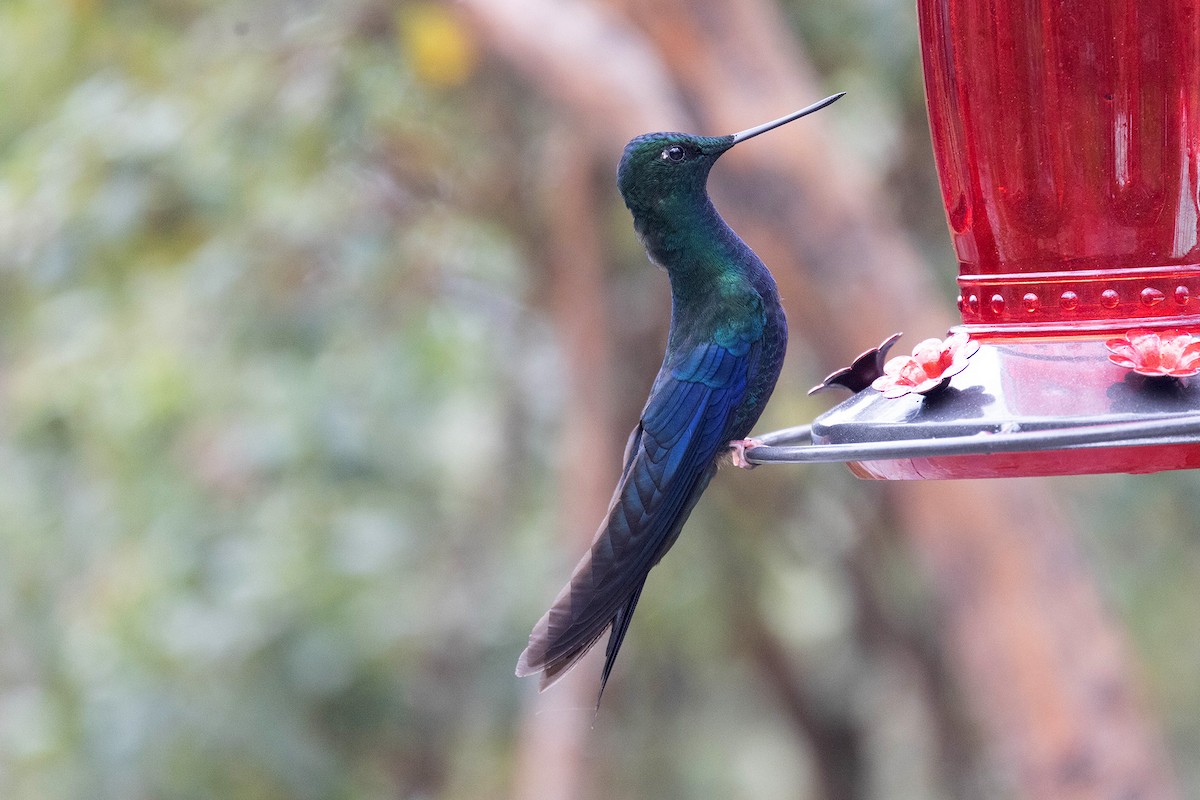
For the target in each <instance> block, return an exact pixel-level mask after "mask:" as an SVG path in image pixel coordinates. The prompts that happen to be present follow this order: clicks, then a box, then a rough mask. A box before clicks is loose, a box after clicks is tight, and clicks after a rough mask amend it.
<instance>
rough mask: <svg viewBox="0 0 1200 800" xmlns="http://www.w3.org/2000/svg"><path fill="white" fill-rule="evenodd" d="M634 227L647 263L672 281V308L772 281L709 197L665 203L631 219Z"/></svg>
mask: <svg viewBox="0 0 1200 800" xmlns="http://www.w3.org/2000/svg"><path fill="white" fill-rule="evenodd" d="M634 227H635V228H636V230H637V232H638V235H639V236H640V238H641V240H642V244H643V245H644V246H645V247H646V252H647V254H648V255H649V256H650V260H651V261H653V262H654V263H655V264H658V265H659V266H661V267H663V268H664V269H666V271H667V274H668V275H669V276H670V279H671V294H672V296H673V299H674V302H675V305H676V307H679V306H680V305H681V304H682V305H684V306H690V305H693V304H695V303H703V302H705V298H706V297H711V296H713V295H714V293H721V292H723V291H725V290H729V289H733V290H737V289H739V288H742V287H744V288H746V289H757V288H758V284H759V283H760V282H761V281H762V280H764V279H765V280H770V273H768V272H767V270H766V267H764V266H763V264H762V262H761V261H760V260H759V259H758V257H757V256H756V255H754V253H753V252H752V251H751V250H750V248H749V247H748V246H747V245H746V243H745V242H743V241H742V240H741V239H740V238H738V235H737V234H736V233H734V232H733V229H732V228H730V227H729V225H728V224H726V222H725V220H724V219H722V218H721V215H720V214H719V213H717V209H716V208H715V207H714V206H713V204H712V201H711V200H709V198H708V196H707V194H705V195H704V196H703V197H700V198H681V199H675V200H672V199H668V200H664V201H662V202H661V203H659V204H657V205H656V206H655V207H654V208H652V209H648V210H646V211H644V212H643V213H641V214H635V215H634ZM772 285H773V282H772Z"/></svg>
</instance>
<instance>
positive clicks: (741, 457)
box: [729, 439, 764, 469]
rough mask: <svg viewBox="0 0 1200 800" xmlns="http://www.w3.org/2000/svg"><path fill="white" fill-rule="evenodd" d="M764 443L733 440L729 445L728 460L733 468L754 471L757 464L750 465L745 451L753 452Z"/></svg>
mask: <svg viewBox="0 0 1200 800" xmlns="http://www.w3.org/2000/svg"><path fill="white" fill-rule="evenodd" d="M763 444H764V442H763V441H762V440H761V439H734V440H733V441H732V442H730V443H729V449H730V451H731V452H730V458H731V459H732V461H733V465H734V466H735V467H739V468H741V469H754V468H755V467H757V466H758V464H751V463H750V461H749V459H747V458H746V451H747V450H753V449H754V448H756V447H762V446H763Z"/></svg>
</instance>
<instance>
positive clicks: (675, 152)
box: [662, 144, 687, 164]
mask: <svg viewBox="0 0 1200 800" xmlns="http://www.w3.org/2000/svg"><path fill="white" fill-rule="evenodd" d="M686 155H687V153H686V152H684V149H683V148H682V147H680V146H679V145H677V144H673V145H671V146H670V147H668V148H667V149H665V150H663V151H662V160H663V161H670V162H671V163H673V164H678V163H679V162H680V161H683V157H684V156H686Z"/></svg>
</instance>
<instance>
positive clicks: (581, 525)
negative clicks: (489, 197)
mask: <svg viewBox="0 0 1200 800" xmlns="http://www.w3.org/2000/svg"><path fill="white" fill-rule="evenodd" d="M578 136H579V133H578V131H577V130H575V129H574V128H573V127H572V126H565V127H564V130H563V132H562V135H561V136H553V137H550V139H549V141H550V145H549V147H548V148H547V151H548V152H546V153H545V156H544V163H543V167H544V168H543V169H542V170H541V171H540V174H541V176H542V182H541V185H540V186H539V194H540V195H541V199H542V201H543V202H544V203H545V210H546V215H545V216H546V218H547V219H548V220H549V221H550V223H551V225H550V227H549V229H548V230H546V231H545V232H544V236H545V238H544V241H543V242H542V255H543V258H542V261H543V262H544V264H545V267H546V276H545V277H546V284H547V289H548V292H547V294H548V298H547V300H548V302H549V306H550V312H551V318H552V319H553V322H554V326H555V329H556V330H557V334H558V338H559V341H560V342H561V343H562V356H563V359H564V363H563V368H564V378H565V381H566V388H567V398H566V402H565V404H564V409H565V410H566V417H565V418H564V420H563V438H562V442H561V443H560V445H559V446H558V447H557V448H556V452H559V453H561V454H563V461H562V463H561V464H560V466H559V484H560V487H561V488H560V489H559V498H560V503H561V506H560V514H559V518H560V520H561V525H562V530H563V533H564V536H565V537H566V538H567V540H568V541H569V546H568V547H566V548H564V549H565V550H567V552H570V553H582V552H584V550H585V549H586V548H587V547H588V545H590V544H591V541H592V537H593V536H594V535H595V532H596V526H597V524H598V523H599V521H600V520H601V519H602V518H603V516H604V513H605V511H606V510H607V508H608V501H609V497H610V495H611V493H612V485H613V483H614V481H615V480H616V476H617V474H618V472H619V469H620V460H621V449H622V445H623V443H624V438H623V436H624V434H623V432H622V431H621V430H620V429H619V427H618V426H617V424H616V422H615V417H616V414H615V413H614V409H613V396H612V392H611V387H612V385H613V377H612V373H613V367H612V337H611V335H610V333H609V321H608V317H607V309H608V306H609V303H608V301H607V297H606V293H605V287H606V284H605V260H604V256H603V253H602V252H601V246H600V241H599V232H598V231H597V229H596V225H595V220H596V219H597V217H598V216H599V215H600V211H599V209H598V208H597V203H596V198H595V190H594V180H593V176H592V172H591V168H592V161H591V159H590V158H578V157H576V155H575V154H574V153H572V152H571V151H570V149H569V147H566V146H564V145H565V144H566V143H569V142H570V141H572V140H573V139H575V138H576V137H578ZM550 599H552V598H547V602H549V600H550ZM602 653H603V648H596V649H595V650H594V651H593V652H592V653H590V654H589V655H588V657H587V659H586V660H585V661H584V663H583V664H582V665H581V666H580V668H579V669H576V670H574V671H573V672H572V673H570V674H568V675H567V676H566V677H565V678H563V679H562V681H561V682H560V683H559V684H558V685H557V686H556V687H555V690H554V691H553V692H550V693H546V694H538V695H535V696H533V697H532V698H531V700H530V702H529V704H528V706H527V707H526V713H525V715H524V724H523V728H522V734H521V737H520V741H519V745H518V747H519V752H518V760H517V773H516V784H515V786H514V791H513V797H514V798H517V800H546V798H575V797H583V796H586V793H585V792H584V791H583V789H582V785H583V778H584V769H583V766H584V763H585V761H586V759H585V757H584V755H585V747H584V746H585V744H586V741H587V737H588V731H589V729H590V727H591V724H592V719H593V714H592V711H591V709H592V708H593V706H594V704H595V700H596V686H597V684H596V675H597V674H599V671H600V668H599V664H598V659H599V656H600V655H601V654H602ZM530 682H531V683H532V680H531V681H530Z"/></svg>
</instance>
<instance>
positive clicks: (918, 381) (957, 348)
mask: <svg viewBox="0 0 1200 800" xmlns="http://www.w3.org/2000/svg"><path fill="white" fill-rule="evenodd" d="M978 350H979V342H973V341H971V338H970V337H969V336H968V335H967V334H965V333H962V332H961V331H960V332H959V333H956V334H954V335H953V336H950V337H949V338H947V339H946V340H945V341H942V340H941V339H926V340H925V341H923V342H921V343H920V344H918V345H917V346H916V347H914V348H913V352H912V355H911V356H897V357H895V358H893V359H890V360H889V361H888V362H887V363H886V364H884V365H883V374H882V375H880V376H879V377H878V378H876V379H875V380H874V382H872V383H871V386H872V387H873V388H874V389H877V390H878V391H880V392H883V396H884V397H887V398H895V397H903V396H904V395H906V394H910V393H912V392H916V393H917V394H929V393H930V392H932V391H933V390H935V389H940V388H942V387H943V386H945V385H946V384H948V383H949V382H950V379H951V378H952V377H954V376H955V375H957V374H958V373H960V372H962V371H963V370H964V369H966V368H967V359H969V358H970V357H971V356H973V355H975V353H976V352H977V351H978Z"/></svg>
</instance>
